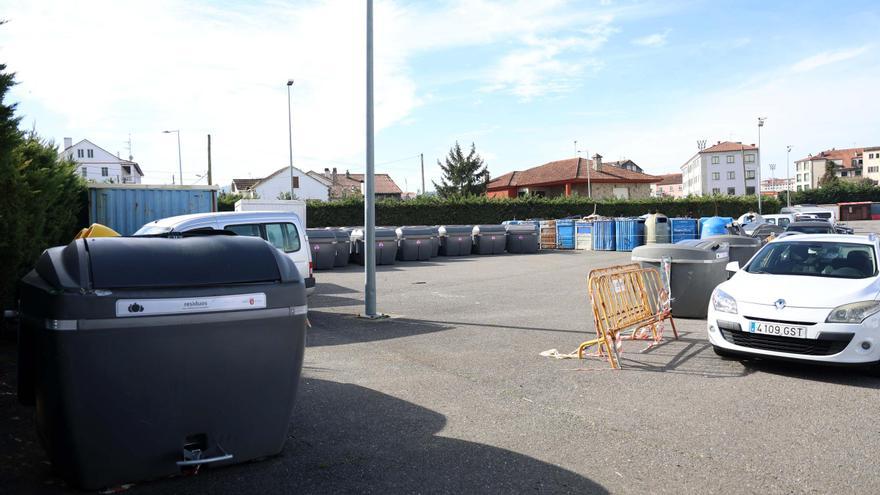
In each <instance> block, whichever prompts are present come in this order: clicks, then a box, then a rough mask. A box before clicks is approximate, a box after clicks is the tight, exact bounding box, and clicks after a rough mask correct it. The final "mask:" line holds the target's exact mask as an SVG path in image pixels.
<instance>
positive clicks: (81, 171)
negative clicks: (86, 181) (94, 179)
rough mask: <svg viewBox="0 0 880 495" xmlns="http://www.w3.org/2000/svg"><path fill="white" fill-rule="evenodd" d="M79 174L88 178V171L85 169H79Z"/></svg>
mask: <svg viewBox="0 0 880 495" xmlns="http://www.w3.org/2000/svg"><path fill="white" fill-rule="evenodd" d="M79 172H80V173H81V174H82V176H83V177H88V176H89V170H88V169H87V168H86V167H83V168H81V169H80V170H79Z"/></svg>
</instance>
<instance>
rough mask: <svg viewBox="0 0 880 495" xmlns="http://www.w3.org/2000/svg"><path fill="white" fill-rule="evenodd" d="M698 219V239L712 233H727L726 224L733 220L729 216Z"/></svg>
mask: <svg viewBox="0 0 880 495" xmlns="http://www.w3.org/2000/svg"><path fill="white" fill-rule="evenodd" d="M704 218H705V221H704V220H703V218H701V219H700V239H705V238H707V237H712V236H713V235H724V234H727V233H728V232H727V224H729V223H731V222H733V218H731V217H704Z"/></svg>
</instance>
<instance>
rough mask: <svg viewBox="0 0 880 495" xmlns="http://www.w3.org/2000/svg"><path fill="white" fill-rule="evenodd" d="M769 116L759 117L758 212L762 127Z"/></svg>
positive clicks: (759, 205)
mask: <svg viewBox="0 0 880 495" xmlns="http://www.w3.org/2000/svg"><path fill="white" fill-rule="evenodd" d="M765 120H767V117H758V187H757V188H755V189H756V190H757V192H758V214H759V215H760V214H761V128H762V127H764V121H765Z"/></svg>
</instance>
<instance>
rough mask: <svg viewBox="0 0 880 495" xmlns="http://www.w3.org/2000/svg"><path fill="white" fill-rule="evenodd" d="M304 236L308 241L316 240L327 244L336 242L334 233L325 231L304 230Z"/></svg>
mask: <svg viewBox="0 0 880 495" xmlns="http://www.w3.org/2000/svg"><path fill="white" fill-rule="evenodd" d="M306 235H307V236H309V241H310V242H311V241H312V240H316V241H319V242H329V241H335V240H336V233H335V232H333V231H332V230H327V229H306Z"/></svg>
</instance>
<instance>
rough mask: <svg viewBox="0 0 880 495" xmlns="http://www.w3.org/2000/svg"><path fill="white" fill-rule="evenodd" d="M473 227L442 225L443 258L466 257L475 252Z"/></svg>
mask: <svg viewBox="0 0 880 495" xmlns="http://www.w3.org/2000/svg"><path fill="white" fill-rule="evenodd" d="M473 233H474V226H473V225H442V226H441V227H440V229H439V235H440V237H439V239H440V255H441V256H466V255H469V254H471V252H472V251H473V245H474V239H473V237H472V236H473Z"/></svg>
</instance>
